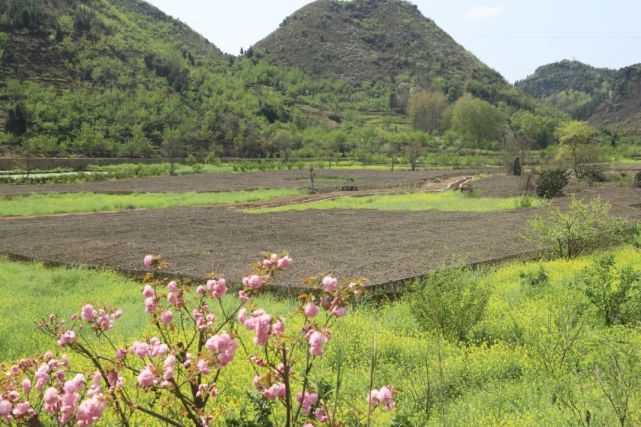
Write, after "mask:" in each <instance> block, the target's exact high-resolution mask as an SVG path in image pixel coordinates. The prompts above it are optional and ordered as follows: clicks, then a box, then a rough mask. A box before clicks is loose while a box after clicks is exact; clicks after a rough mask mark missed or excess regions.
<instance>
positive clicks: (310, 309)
mask: <svg viewBox="0 0 641 427" xmlns="http://www.w3.org/2000/svg"><path fill="white" fill-rule="evenodd" d="M303 311H304V312H305V316H307V317H316V315H317V314H318V312H319V309H318V306H317V305H316V304H315V303H313V302H308V303H307V304H305V307H304V308H303Z"/></svg>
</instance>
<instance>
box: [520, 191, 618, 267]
mask: <svg viewBox="0 0 641 427" xmlns="http://www.w3.org/2000/svg"><path fill="white" fill-rule="evenodd" d="M624 231H625V222H624V221H623V220H621V219H620V218H615V217H612V216H610V205H609V204H608V203H607V202H603V201H601V199H600V198H596V199H594V200H592V201H591V202H589V203H583V202H581V201H580V200H578V199H576V198H574V197H573V198H572V201H571V202H570V207H569V209H568V210H567V211H561V210H560V209H558V208H555V209H552V210H551V211H550V212H549V214H548V215H547V216H545V217H538V218H535V219H534V220H532V221H530V230H529V232H528V234H527V235H526V239H528V240H529V241H531V242H534V243H537V244H540V245H542V246H545V247H546V248H549V249H551V250H552V252H553V253H554V254H555V255H557V256H560V257H564V258H567V259H571V258H574V257H576V256H578V255H580V254H582V253H584V252H585V251H588V250H590V249H594V248H596V247H599V246H604V245H609V244H614V243H619V242H621V241H622V240H623V235H624Z"/></svg>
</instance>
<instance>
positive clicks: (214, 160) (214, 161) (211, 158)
mask: <svg viewBox="0 0 641 427" xmlns="http://www.w3.org/2000/svg"><path fill="white" fill-rule="evenodd" d="M204 162H205V163H206V164H208V165H214V166H218V165H220V163H221V162H220V158H218V156H217V155H216V154H215V153H209V154H207V157H205V160H204Z"/></svg>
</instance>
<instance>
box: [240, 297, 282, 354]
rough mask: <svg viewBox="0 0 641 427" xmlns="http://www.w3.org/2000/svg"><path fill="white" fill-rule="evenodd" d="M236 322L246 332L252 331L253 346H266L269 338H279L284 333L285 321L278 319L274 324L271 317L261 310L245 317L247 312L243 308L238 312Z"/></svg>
mask: <svg viewBox="0 0 641 427" xmlns="http://www.w3.org/2000/svg"><path fill="white" fill-rule="evenodd" d="M238 321H239V322H240V323H242V325H243V326H244V327H245V329H247V330H248V331H254V334H255V337H254V344H256V345H260V346H265V345H267V342H268V341H269V338H270V337H271V336H281V335H283V333H284V332H285V321H284V320H283V319H282V318H280V319H278V320H277V321H276V322H274V321H273V318H272V316H271V315H269V314H267V312H266V311H265V310H262V309H259V310H254V311H253V312H252V313H251V315H250V316H249V317H247V310H246V309H245V308H244V307H243V308H241V309H240V311H239V312H238Z"/></svg>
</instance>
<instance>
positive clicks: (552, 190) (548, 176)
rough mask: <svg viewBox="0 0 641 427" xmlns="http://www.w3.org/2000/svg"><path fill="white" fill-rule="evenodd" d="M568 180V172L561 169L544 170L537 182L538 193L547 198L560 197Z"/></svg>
mask: <svg viewBox="0 0 641 427" xmlns="http://www.w3.org/2000/svg"><path fill="white" fill-rule="evenodd" d="M568 182H569V178H568V174H567V173H566V172H565V171H563V170H561V169H550V170H546V171H543V172H542V173H541V176H540V177H539V179H538V181H537V182H536V194H537V195H538V196H539V197H543V198H545V199H551V198H553V197H558V196H560V195H562V194H563V189H564V188H565V186H567V185H568Z"/></svg>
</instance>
